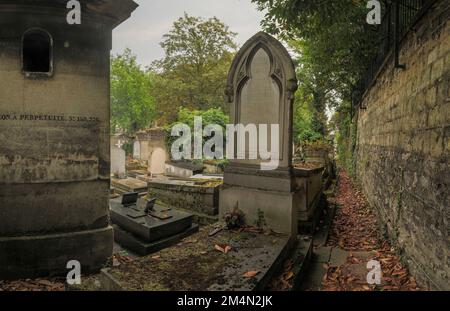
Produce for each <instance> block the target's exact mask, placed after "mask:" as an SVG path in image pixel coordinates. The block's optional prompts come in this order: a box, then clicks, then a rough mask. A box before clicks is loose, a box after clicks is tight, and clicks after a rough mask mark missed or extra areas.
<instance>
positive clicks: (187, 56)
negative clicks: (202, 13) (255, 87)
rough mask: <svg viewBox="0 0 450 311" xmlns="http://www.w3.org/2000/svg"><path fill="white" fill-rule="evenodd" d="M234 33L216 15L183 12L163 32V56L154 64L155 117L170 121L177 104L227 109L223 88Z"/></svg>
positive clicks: (229, 63) (199, 107)
mask: <svg viewBox="0 0 450 311" xmlns="http://www.w3.org/2000/svg"><path fill="white" fill-rule="evenodd" d="M235 36H236V34H235V33H234V32H232V31H230V30H229V27H228V26H227V25H225V24H224V23H223V22H221V21H220V20H219V19H217V18H216V17H213V18H210V19H207V20H205V19H202V18H199V17H192V16H189V15H187V14H185V15H184V16H183V17H181V18H179V19H178V20H177V21H175V22H174V24H173V27H172V30H171V31H170V32H169V33H167V34H166V35H164V41H163V42H161V47H162V48H163V49H164V51H165V57H164V58H163V59H161V60H158V61H156V62H154V63H153V65H152V67H153V68H154V70H155V71H156V72H158V77H157V79H156V83H155V86H154V88H153V90H154V92H153V93H154V95H155V97H156V98H157V105H158V113H159V115H158V118H160V119H162V120H163V121H166V122H172V121H174V120H175V119H176V117H177V111H178V108H179V107H186V108H190V109H200V110H207V109H209V108H214V107H221V108H222V109H224V110H226V109H227V107H225V103H224V99H223V98H224V97H223V94H224V90H225V86H226V85H225V84H226V77H227V74H228V70H229V67H230V65H231V61H232V59H233V55H234V53H235V50H236V47H237V46H236V44H235V43H234V37H235Z"/></svg>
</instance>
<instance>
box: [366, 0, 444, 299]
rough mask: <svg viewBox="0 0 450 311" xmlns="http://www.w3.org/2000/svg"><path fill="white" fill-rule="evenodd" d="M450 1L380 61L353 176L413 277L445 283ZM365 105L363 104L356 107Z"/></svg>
mask: <svg viewBox="0 0 450 311" xmlns="http://www.w3.org/2000/svg"><path fill="white" fill-rule="evenodd" d="M449 19H450V1H448V0H441V1H437V3H436V4H435V5H434V6H433V7H432V8H431V9H430V10H429V11H428V12H427V14H426V15H425V16H424V17H423V18H422V19H421V20H420V21H419V22H418V24H417V25H416V26H415V27H414V29H413V30H412V31H411V32H410V33H409V34H408V35H407V37H406V38H405V39H404V40H403V42H402V47H401V55H400V63H405V64H406V66H407V68H406V70H401V69H395V68H394V58H393V56H391V58H390V59H389V60H388V62H387V64H386V65H385V67H384V68H383V70H382V72H381V73H380V75H379V76H378V78H377V81H376V82H375V84H374V85H373V86H372V87H371V89H370V90H369V91H368V92H367V93H366V95H365V97H364V99H363V103H362V107H363V109H360V110H359V114H358V140H357V163H358V164H357V175H358V178H359V180H360V182H361V185H362V188H363V191H364V192H365V194H366V196H367V197H368V200H369V202H370V204H371V205H372V206H373V207H375V209H376V210H377V212H378V214H379V216H380V219H381V223H382V224H383V229H385V233H386V234H387V235H388V237H389V238H390V239H391V240H392V241H393V242H394V245H396V246H397V249H398V251H399V253H400V254H401V255H402V259H404V261H405V262H406V263H407V264H408V266H409V267H410V270H411V271H412V273H413V274H414V275H415V276H416V278H417V279H418V281H419V283H420V284H421V285H422V286H424V287H426V288H430V289H446V290H449V289H450V237H449V230H450V224H449V222H450V206H449V197H450V196H449V183H450V161H449V159H450V154H449V149H450V140H449V137H450V22H449ZM364 108H365V109H364Z"/></svg>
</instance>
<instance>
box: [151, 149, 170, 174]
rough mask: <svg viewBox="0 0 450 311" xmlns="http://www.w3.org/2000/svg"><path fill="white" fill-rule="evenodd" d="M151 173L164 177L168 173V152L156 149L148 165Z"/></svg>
mask: <svg viewBox="0 0 450 311" xmlns="http://www.w3.org/2000/svg"><path fill="white" fill-rule="evenodd" d="M148 164H149V165H148V167H149V171H150V173H151V174H152V175H162V174H164V173H165V171H166V151H165V150H164V149H162V148H156V149H155V150H154V151H153V153H152V155H151V158H150V160H149V163H148Z"/></svg>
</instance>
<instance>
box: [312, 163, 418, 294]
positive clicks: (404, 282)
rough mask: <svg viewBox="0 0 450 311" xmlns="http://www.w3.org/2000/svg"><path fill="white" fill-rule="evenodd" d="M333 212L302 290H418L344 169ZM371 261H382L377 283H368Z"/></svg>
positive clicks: (340, 175)
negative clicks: (325, 234) (328, 227)
mask: <svg viewBox="0 0 450 311" xmlns="http://www.w3.org/2000/svg"><path fill="white" fill-rule="evenodd" d="M328 201H329V204H330V205H335V206H336V215H335V217H334V220H333V224H332V226H331V230H330V235H329V238H328V241H327V243H326V244H325V245H321V244H320V243H318V244H316V242H315V243H314V255H313V260H312V263H311V266H310V268H309V270H308V272H307V277H306V280H305V283H304V284H303V290H324V291H370V290H381V291H384V290H401V291H408V290H412V291H414V290H419V289H420V288H419V287H418V286H417V284H416V281H415V279H414V277H411V276H410V274H409V271H408V270H407V268H405V266H404V265H403V264H402V262H401V260H402V259H401V257H399V256H397V255H396V253H397V252H396V250H395V249H394V248H393V247H391V246H390V243H389V241H387V240H386V239H385V237H384V236H383V232H381V230H380V229H379V226H378V223H377V220H376V215H375V214H374V213H375V211H373V210H372V209H371V208H370V207H369V205H368V204H367V202H366V199H365V197H364V195H363V194H362V193H361V192H360V191H359V190H358V189H357V188H356V187H355V185H354V183H353V181H352V180H351V178H350V177H349V175H348V174H347V173H346V172H345V171H342V170H341V171H340V173H339V176H338V185H337V189H336V193H335V196H334V197H330V198H328ZM371 260H376V261H378V262H380V263H381V271H382V278H381V284H380V285H368V282H367V275H368V273H369V272H370V270H371V269H368V268H367V264H368V263H369V262H370V261H371Z"/></svg>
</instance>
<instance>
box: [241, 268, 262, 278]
mask: <svg viewBox="0 0 450 311" xmlns="http://www.w3.org/2000/svg"><path fill="white" fill-rule="evenodd" d="M260 272H261V271H259V270H255V271H248V272H246V273H244V278H247V279H251V278H254V277H255V276H257V275H258V274H259V273H260Z"/></svg>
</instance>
